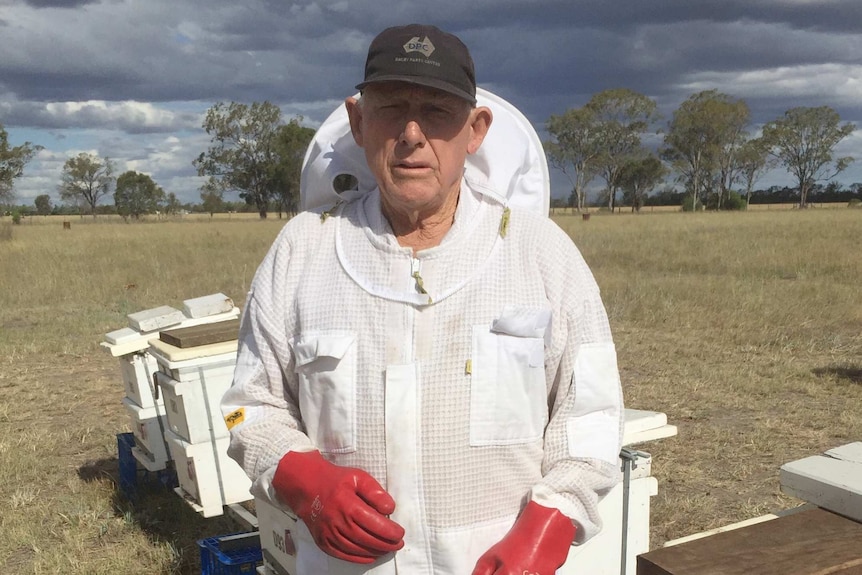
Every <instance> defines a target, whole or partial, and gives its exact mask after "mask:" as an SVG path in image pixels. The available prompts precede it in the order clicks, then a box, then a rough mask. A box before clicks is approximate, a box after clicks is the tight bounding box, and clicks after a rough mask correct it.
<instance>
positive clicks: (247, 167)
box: [192, 102, 282, 218]
mask: <svg viewBox="0 0 862 575" xmlns="http://www.w3.org/2000/svg"><path fill="white" fill-rule="evenodd" d="M281 123H282V122H281V110H280V109H279V107H278V106H276V105H275V104H272V103H270V102H253V103H252V104H251V105H248V104H242V103H237V102H231V103H229V104H225V103H223V102H219V103H217V104H215V105H214V106H212V107H211V108H210V109H209V110H207V114H206V117H205V118H204V121H203V128H204V130H206V133H207V134H209V135H210V137H211V139H210V144H211V145H210V147H209V148H208V149H207V151H206V152H203V153H202V154H200V156H198V157H197V159H195V160H194V161H193V162H192V164H193V165H194V166H195V168H197V172H198V175H199V176H209V177H210V178H211V180H210V181H211V182H212V184H211V185H214V186H218V187H219V188H220V189H222V190H224V191H237V192H239V196H240V197H241V198H242V199H244V200H245V201H246V203H248V204H251V205H254V206H255V207H256V208H257V210H258V214H259V215H260V217H261V218H266V215H267V209H268V206H269V201H270V199H271V198H272V197H273V195H274V194H275V186H274V183H273V178H272V171H273V166H274V164H275V163H276V152H275V145H276V134H277V133H278V129H279V126H281Z"/></svg>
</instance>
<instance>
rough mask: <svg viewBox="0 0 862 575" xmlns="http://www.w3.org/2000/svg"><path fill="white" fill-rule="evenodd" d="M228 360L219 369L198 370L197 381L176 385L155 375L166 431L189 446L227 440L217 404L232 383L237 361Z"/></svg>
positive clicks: (170, 379) (165, 378)
mask: <svg viewBox="0 0 862 575" xmlns="http://www.w3.org/2000/svg"><path fill="white" fill-rule="evenodd" d="M227 359H228V361H226V362H223V363H222V364H221V365H212V364H211V365H208V366H201V367H200V368H199V371H198V375H199V376H200V379H198V378H193V377H190V376H189V377H187V378H184V379H183V380H181V381H177V380H176V379H173V378H172V377H170V376H169V375H167V374H165V373H162V372H158V373H157V374H156V381H157V382H158V386H159V392H160V394H161V397H163V398H164V402H165V411H166V414H167V418H168V428H169V429H170V430H171V431H173V432H174V433H176V434H177V435H179V436H180V437H181V438H183V439H184V440H186V441H188V442H190V443H200V442H202V441H212V440H214V439H218V438H221V437H227V436H228V430H227V425H225V421H224V418H223V417H222V415H221V409H220V407H219V404H220V402H221V398H222V396H223V395H224V394H225V392H226V391H227V390H228V388H229V387H230V385H231V382H232V381H233V371H234V366H235V361H236V357H235V355H231V356H228V358H227ZM174 371H177V370H174ZM193 374H194V372H191V373H190V374H189V373H187V374H186V375H193Z"/></svg>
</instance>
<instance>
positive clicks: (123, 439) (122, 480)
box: [117, 432, 179, 501]
mask: <svg viewBox="0 0 862 575" xmlns="http://www.w3.org/2000/svg"><path fill="white" fill-rule="evenodd" d="M134 446H135V434H134V433H131V432H129V433H118V434H117V467H118V468H119V472H120V473H119V476H120V477H119V488H120V493H122V494H123V496H124V497H125V498H126V499H128V500H129V501H134V500H136V499H137V498H138V494H139V492H138V488H139V486H140V485H141V482H142V481H141V480H145V481H146V482H147V483H149V484H151V485H152V484H154V483H157V484H160V485H162V486H163V487H167V488H169V489H173V488H174V487H176V486H177V485H178V484H179V483H178V481H177V472H176V471H175V470H174V469H173V468H170V467H169V468H167V469H162V470H161V471H156V472H155V473H150V472H149V471H147V470H146V469H138V461H137V460H136V459H135V456H134V455H132V448H133V447H134Z"/></svg>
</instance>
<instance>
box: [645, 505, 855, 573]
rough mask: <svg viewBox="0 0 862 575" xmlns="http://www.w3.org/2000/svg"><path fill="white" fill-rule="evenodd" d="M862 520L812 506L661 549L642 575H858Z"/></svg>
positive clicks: (647, 555) (648, 555)
mask: <svg viewBox="0 0 862 575" xmlns="http://www.w3.org/2000/svg"><path fill="white" fill-rule="evenodd" d="M860 541H862V524H859V523H857V522H855V521H852V520H850V519H847V518H845V517H841V516H840V515H836V514H834V513H831V512H829V511H826V510H824V509H812V510H810V511H803V512H800V513H794V514H792V515H787V516H785V517H779V518H778V519H773V520H772V521H766V522H764V523H758V524H757V525H751V526H748V527H743V528H741V529H735V530H733V531H726V532H724V533H719V534H717V535H713V536H711V537H706V538H703V539H698V540H696V541H691V542H689V543H682V544H680V545H676V546H674V547H665V548H662V549H656V550H655V551H650V552H649V553H644V554H643V555H640V556H639V557H638V567H637V574H638V575H753V574H756V575H827V574H828V575H859V574H860V573H862V545H860Z"/></svg>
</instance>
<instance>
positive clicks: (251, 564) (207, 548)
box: [198, 533, 263, 575]
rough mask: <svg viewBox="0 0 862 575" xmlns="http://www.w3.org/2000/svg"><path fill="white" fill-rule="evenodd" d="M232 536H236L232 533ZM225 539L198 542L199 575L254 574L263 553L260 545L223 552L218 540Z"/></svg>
mask: <svg viewBox="0 0 862 575" xmlns="http://www.w3.org/2000/svg"><path fill="white" fill-rule="evenodd" d="M232 535H237V534H236V533H233V534H232ZM221 537H225V536H224V535H221V536H219V537H209V538H207V539H201V540H199V541H198V547H200V549H201V575H246V574H247V573H255V570H256V569H257V566H258V564H259V563H261V562H262V561H263V551H261V548H260V545H256V546H253V547H243V548H240V549H231V550H230V551H223V550H222V549H221V548H220V547H219V539H220V538H221Z"/></svg>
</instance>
